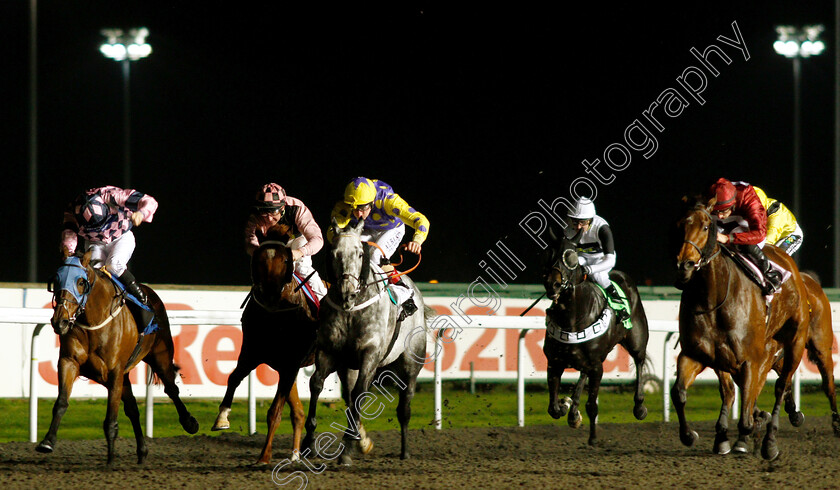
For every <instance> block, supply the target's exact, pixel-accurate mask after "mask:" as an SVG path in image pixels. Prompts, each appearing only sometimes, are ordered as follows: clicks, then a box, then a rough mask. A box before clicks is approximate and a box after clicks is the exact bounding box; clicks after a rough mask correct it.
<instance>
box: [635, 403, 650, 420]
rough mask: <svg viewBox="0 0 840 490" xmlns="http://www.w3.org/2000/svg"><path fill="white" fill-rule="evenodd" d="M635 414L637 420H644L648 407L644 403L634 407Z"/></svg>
mask: <svg viewBox="0 0 840 490" xmlns="http://www.w3.org/2000/svg"><path fill="white" fill-rule="evenodd" d="M633 416H635V417H636V420H644V419H645V417H647V407H646V406H644V405H639V406H637V407H633Z"/></svg>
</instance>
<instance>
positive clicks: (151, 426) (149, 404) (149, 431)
mask: <svg viewBox="0 0 840 490" xmlns="http://www.w3.org/2000/svg"><path fill="white" fill-rule="evenodd" d="M143 368H144V369H145V370H146V437H149V438H151V437H154V433H155V394H154V391H153V389H152V388H153V385H154V379H155V375H154V373H153V372H152V368H150V367H149V365H148V364H144V365H143Z"/></svg>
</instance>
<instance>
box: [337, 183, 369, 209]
mask: <svg viewBox="0 0 840 490" xmlns="http://www.w3.org/2000/svg"><path fill="white" fill-rule="evenodd" d="M374 199H376V186H375V185H374V184H373V182H371V180H370V179H366V178H364V177H356V178H355V179H353V180H352V181H350V183H349V184H347V187H345V188H344V202H345V203H347V204H349V205H350V206H353V207H356V206H362V205H364V204H368V203H371V202H373V200H374Z"/></svg>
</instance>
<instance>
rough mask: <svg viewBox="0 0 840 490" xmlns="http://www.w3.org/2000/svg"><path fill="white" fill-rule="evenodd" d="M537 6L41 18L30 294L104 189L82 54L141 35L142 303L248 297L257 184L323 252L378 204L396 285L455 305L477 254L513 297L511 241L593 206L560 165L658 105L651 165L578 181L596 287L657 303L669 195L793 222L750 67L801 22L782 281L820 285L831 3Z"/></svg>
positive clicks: (19, 243)
mask: <svg viewBox="0 0 840 490" xmlns="http://www.w3.org/2000/svg"><path fill="white" fill-rule="evenodd" d="M291 3H292V2H272V4H283V5H286V4H291ZM294 3H299V2H294ZM447 3H451V2H447ZM555 3H556V4H557V6H554V7H547V6H540V7H530V8H529V7H524V6H522V5H520V4H516V6H515V7H513V5H514V4H511V3H508V4H503V5H506V6H509V7H511V8H495V7H490V6H488V4H485V5H482V6H478V7H471V8H467V7H452V6H449V5H444V3H443V2H439V3H438V2H435V3H432V4H426V3H415V2H409V3H406V2H391V3H390V5H388V6H386V7H380V6H375V7H374V6H371V5H369V4H367V3H361V2H359V5H358V6H346V3H345V6H344V7H341V9H340V10H336V9H335V7H332V6H328V5H327V4H323V5H319V6H310V7H306V8H301V7H299V6H295V7H286V6H276V5H275V6H272V7H265V6H260V7H250V8H248V7H245V6H243V5H244V4H234V3H231V2H224V3H221V2H219V3H218V5H220V6H213V5H212V4H213V2H148V1H143V2H138V1H126V2H113V1H111V2H104V1H85V2H67V1H57V0H41V1H39V2H38V17H39V22H38V43H39V44H38V54H39V60H38V108H39V111H38V169H39V171H38V247H39V248H38V250H39V254H38V280H39V281H45V280H46V279H47V278H48V277H49V276H50V275H51V274H52V273H53V271H54V270H55V268H56V267H57V265H58V257H59V254H58V249H59V234H60V231H61V218H62V211H63V209H64V205H65V203H66V202H68V201H69V200H70V199H72V198H73V196H75V195H76V194H77V193H79V192H80V191H82V190H83V189H86V188H89V187H98V186H102V185H109V184H110V185H118V186H124V185H125V182H123V164H122V162H123V124H122V121H123V112H122V108H123V86H122V71H121V69H120V66H119V65H118V64H117V63H115V62H114V61H112V60H109V59H106V58H104V57H103V56H102V55H101V54H100V53H99V51H98V46H99V44H100V43H101V41H102V39H103V38H102V36H101V35H100V34H99V31H100V29H102V28H105V27H121V28H130V27H139V26H145V27H147V28H148V29H149V31H150V35H149V37H148V42H149V43H150V44H151V45H152V47H153V53H152V55H151V56H150V57H149V58H147V59H144V60H141V61H138V62H136V63H133V64H132V66H131V79H130V85H131V94H130V103H131V113H130V115H131V160H132V163H131V167H132V175H131V180H130V187H132V188H136V189H138V190H140V191H142V192H146V193H148V194H150V195H152V196H154V197H155V198H156V199H157V200H158V201H159V203H160V207H159V209H158V212H157V214H156V215H155V219H154V222H153V223H151V224H143V225H142V226H141V227H140V228H138V229H137V230H135V235H136V237H137V244H138V245H137V250H136V251H135V254H134V257H133V259H132V261H131V264H130V266H131V268H132V270H133V271H134V274H135V275H136V276H137V278H138V279H139V280H141V281H143V282H148V283H152V284H164V283H166V284H199V285H208V284H218V285H245V284H248V281H249V275H248V259H247V255H246V254H245V252H244V248H243V243H242V240H243V239H242V228H243V226H244V223H245V219H246V216H247V212H248V208H249V205H250V204H251V202H252V199H253V196H254V193H255V191H256V189H257V188H258V187H259V186H260V185H261V184H263V183H267V182H271V181H273V182H277V183H279V184H281V185H282V186H284V187H285V188H286V190H287V192H288V193H289V195H292V196H295V197H298V198H300V199H302V200H303V201H304V202H305V203H306V204H307V205H308V206H309V207H310V209H311V210H312V211H313V213H314V214H315V216H316V218H317V220H318V222H319V223H320V224H321V225H322V228H324V229H326V226H327V223H328V217H329V212H330V210H331V208H332V205H333V203H334V202H335V201H336V200H337V199H339V198H340V197H341V194H342V191H343V188H344V185H345V184H346V182H347V181H349V180H350V179H351V178H353V177H355V176H357V175H364V176H367V177H372V178H379V179H381V180H384V181H385V182H387V183H389V184H391V185H392V186H393V187H394V188H395V189H396V191H397V192H398V193H399V194H400V195H401V196H402V197H403V198H405V199H406V200H407V201H408V202H409V203H410V204H411V205H412V206H414V207H415V208H416V209H418V210H419V211H421V212H423V213H424V214H425V215H426V216H427V217H428V218H429V220H430V222H431V229H430V233H429V238H428V240H427V241H426V243H425V244H424V247H423V259H422V263H421V265H420V267H419V268H418V269H417V270H416V271H415V272H414V273H412V277H414V278H415V279H416V280H418V281H428V280H431V279H437V280H439V281H441V282H470V281H472V280H474V279H475V278H476V277H477V276H478V275H479V274H481V273H482V269H481V267H480V266H479V262H480V261H482V260H485V259H486V258H487V256H486V252H487V251H488V250H490V249H493V248H495V247H496V243H497V242H498V241H501V242H502V243H504V244H505V246H506V247H508V248H509V249H510V250H511V251H512V252H513V253H514V254H515V255H516V256H517V257H518V258H519V259H520V260H521V261H522V262H523V263H524V264H525V265H526V270H525V271H521V272H520V274H519V275H518V277H517V279H516V281H513V282H516V283H526V284H527V283H534V282H537V280H538V277H539V268H540V267H539V248H538V246H537V245H536V243H535V242H534V241H532V240H531V239H530V238H528V236H527V235H526V233H525V232H524V231H523V230H522V229H521V228H520V225H519V223H520V221H522V220H523V219H524V218H525V217H526V216H527V215H528V214H529V213H530V212H532V211H538V210H539V209H540V208H539V206H538V201H539V200H540V199H542V200H543V201H545V202H548V203H550V202H552V201H554V200H555V199H556V198H558V197H566V198H568V197H569V196H570V184H571V183H572V182H573V181H575V179H578V178H580V177H588V178H590V179H591V180H592V181H593V182H596V183H597V180H595V178H594V176H593V175H589V174H586V172H585V168H584V166H583V165H582V164H581V162H582V161H583V160H584V159H586V160H588V161H590V162H591V161H594V160H595V159H600V160H602V162H603V160H604V156H603V153H604V150H605V149H606V148H608V147H610V145H611V144H613V143H622V144H625V145H626V142H625V140H624V133H625V129H626V128H627V127H628V126H629V125H631V124H632V123H633V122H634V121H635V120H639V121H641V122H642V123H643V124H645V121H644V117H643V111H645V110H647V109H648V108H649V107H650V105H651V104H652V103H653V102H654V101H656V99H657V98H658V97H659V96H660V94H662V93H663V92H664V91H666V90H667V89H674V90H676V91H677V92H679V93H681V94H682V95H683V96H684V97H685V99H686V101H687V102H688V104H687V105H685V106H684V107H683V109H682V111H681V113H680V114H679V115H678V116H676V117H667V116H664V115H662V114H661V113H660V118H659V120H660V122H661V124H662V126H663V127H662V130H661V131H657V130H654V129H653V127H652V126H651V125H650V123H649V122H648V123H647V126H646V128H647V129H648V130H649V131H652V134H653V135H654V136H655V138H656V140H657V144H658V148H657V149H656V151H655V152H653V153H652V154H650V155H649V158H645V156H644V155H643V153H644V151H637V150H631V151H630V152H629V155H630V156H631V160H630V162H629V164H625V166H624V169H623V170H617V171H612V170H610V169H609V168H607V167H606V166H605V164H604V163H602V164H601V165H600V166H599V167H597V168H598V170H599V171H601V172H602V175H604V176H609V175H614V179H613V180H612V182H611V183H610V184H603V183H597V185H596V187H597V192H598V194H597V199H596V206H597V209H598V213H599V214H600V215H601V216H603V217H604V218H605V219H606V220H607V221H609V222H610V225H611V227H612V229H613V232H614V236H615V241H616V246H617V249H618V253H617V266H616V267H617V268H618V269H622V270H625V271H627V272H628V273H630V275H631V276H632V277H633V278H634V279H635V280H636V281H637V282H639V283H648V284H653V285H670V284H672V282H673V279H674V265H675V260H674V258H675V256H676V249H674V248H673V246H672V244H671V243H670V242H669V240H668V237H669V233H670V230H671V229H672V227H673V226H674V224H673V222H674V218H675V212H676V210H678V209H679V204H680V202H679V200H680V197H681V196H682V195H684V194H689V193H694V192H698V191H701V190H704V189H706V188H707V187H708V185H709V184H710V183H711V182H713V181H714V180H716V179H717V178H718V177H721V176H724V177H727V178H730V179H732V180H744V181H747V182H750V183H753V184H755V185H758V186H759V187H762V188H763V189H765V190H766V191H767V193H768V195H770V196H771V197H774V198H777V199H780V200H782V201H783V202H785V203H787V204H792V199H793V189H792V188H791V180H792V163H791V162H792V155H793V75H792V68H791V66H792V63H791V61H790V60H788V59H786V58H784V57H782V56H779V55H777V54H776V53H775V52H774V51H773V48H772V43H773V41H775V39H776V33H775V30H774V26H775V25H777V24H812V23H824V24H825V25H826V32H825V33H824V34H823V39H824V41H825V43H826V45H827V46H828V49H827V50H826V52H825V53H823V55H821V56H819V57H816V58H811V59H806V60H803V63H802V121H803V122H802V181H803V189H802V196H803V198H802V201H803V203H802V204H803V205H802V209H801V210H796V212H797V217H798V218H799V221H800V223H801V225H802V227H803V229H804V230H805V242H804V244H803V247H802V248H801V250H800V252H799V255H800V261H801V266H802V268H808V269H814V270H816V271H817V272H818V273H819V274H820V275H821V276H822V277H823V280H824V281H826V282H828V283H830V282H831V281H832V247H833V246H834V245H833V244H832V230H831V225H832V205H833V204H832V203H833V194H832V193H833V186H832V182H833V173H832V172H833V171H832V168H833V131H834V121H833V104H834V91H833V87H832V80H833V76H834V75H833V63H834V60H835V57H834V53H833V52H832V48H833V45H834V44H833V38H834V33H833V18H834V13H833V9H832V6H831V3H832V2H812V3H819V4H820V5H821V6H814V7H811V6H808V7H803V6H798V5H794V2H785V4H786V5H788V6H787V7H785V8H781V7H778V8H777V7H771V8H768V7H766V6H762V7H759V6H755V7H750V8H747V7H737V8H736V7H732V6H726V5H725V4H721V5H719V6H715V4H713V3H706V2H704V3H699V4H698V3H690V4H687V6H688V9H685V10H668V11H664V10H663V9H662V8H661V5H662V4H656V3H654V4H653V5H654V6H651V7H648V6H644V7H641V6H638V5H637V4H638V3H639V2H621V3H617V4H616V6H615V7H608V6H606V5H604V4H603V3H602V2H591V3H590V4H587V5H584V4H582V3H576V4H575V7H574V9H567V8H562V7H561V5H565V3H564V4H560V3H559V2H555ZM753 3H755V5H759V3H758V2H753ZM763 3H764V2H762V3H761V4H762V5H763ZM117 4H119V5H117ZM234 5H236V6H235V7H234ZM657 7H659V8H657ZM28 8H29V2H27V1H23V0H18V1H16V2H11V1H3V2H0V26H2V27H3V29H2V30H0V50H2V51H0V53H2V63H3V64H4V69H3V70H2V71H0V86H1V87H2V89H3V95H4V97H3V99H2V100H3V102H2V111H0V114H2V118H3V124H2V126H0V127H3V128H4V130H3V132H2V134H0V149H2V160H3V169H4V172H3V179H2V184H0V186H2V190H3V196H4V197H5V202H4V205H3V206H2V208H0V220H1V221H0V222H2V229H3V230H4V232H5V233H4V239H3V240H2V249H0V250H1V251H2V256H3V257H4V259H3V264H2V265H0V281H2V282H19V281H26V280H27V260H28V257H27V253H26V251H27V243H26V239H27V229H28V228H27V227H28V219H29V215H28V211H27V207H28V200H29V199H28V195H29V191H28V189H29V183H28V180H27V176H28V168H29V157H28V135H29V133H28V125H29V91H28V77H29V67H28V48H27V46H28V28H29V13H28ZM733 22H736V23H737V26H738V28H739V31H740V33H741V35H742V36H743V39H744V42H745V44H746V47H747V49H748V51H749V56H750V58H749V60H745V59H744V55H743V54H742V53H741V51H739V50H738V49H736V48H734V47H732V46H727V45H726V44H724V43H722V42H720V41H719V40H718V36H726V37H727V38H730V39H735V33H734V31H733V26H732V24H733ZM712 43H714V44H716V45H717V46H719V47H720V48H721V49H722V50H723V52H725V53H726V54H727V55H728V56H729V57H730V58H731V60H732V62H731V64H729V65H727V64H725V63H723V62H722V61H720V59H719V58H716V57H714V56H712V57H711V58H710V60H711V61H712V63H713V64H714V65H715V66H716V67H717V69H718V70H719V75H718V76H717V77H714V76H711V75H709V74H708V72H705V73H706V75H707V82H708V85H707V87H706V89H705V91H704V92H703V93H702V94H701V95H700V96H701V97H702V98H703V99H704V104H702V105H701V104H700V103H699V102H697V101H696V100H695V99H694V98H692V97H691V96H690V95H689V94H688V92H686V90H685V89H684V88H682V87H681V86H680V84H679V83H678V81H677V78H678V77H680V75H681V74H682V73H683V71H684V70H685V69H686V68H688V67H691V66H695V67H698V68H699V67H700V63H699V62H698V60H697V59H696V58H695V57H694V56H692V54H691V53H690V51H689V50H690V49H691V48H692V47H694V48H697V49H698V50H700V51H701V52H702V51H703V50H705V49H706V47H707V46H709V45H710V44H712ZM659 110H660V111H661V110H662V109H661V108H660V109H659ZM640 134H641V133H636V136H637V137H639V138H640ZM610 155H612V156H613V158H616V159H617V157H618V156H619V153H616V152H613V153H611V154H610ZM579 189H583V188H579ZM408 236H410V233H408ZM324 256H325V250H324V251H322V252H321V253H319V254H318V256H316V262H315V263H316V266H318V267H319V268H321V270H323V268H322V264H323V259H324Z"/></svg>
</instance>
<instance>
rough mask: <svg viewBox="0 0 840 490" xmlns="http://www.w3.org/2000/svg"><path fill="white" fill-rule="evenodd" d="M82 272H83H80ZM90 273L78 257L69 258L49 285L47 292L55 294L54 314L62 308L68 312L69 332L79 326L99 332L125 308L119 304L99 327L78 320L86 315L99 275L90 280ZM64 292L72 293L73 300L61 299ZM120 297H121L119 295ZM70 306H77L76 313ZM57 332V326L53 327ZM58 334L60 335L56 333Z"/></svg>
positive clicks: (121, 302) (123, 303)
mask: <svg viewBox="0 0 840 490" xmlns="http://www.w3.org/2000/svg"><path fill="white" fill-rule="evenodd" d="M76 269H79V270H81V272H80V271H79V270H76ZM88 277H89V276H88V272H87V269H86V268H85V267H84V266H82V265H81V262H80V261H79V259H78V257H69V258H68V259H67V260H66V261H65V263H64V264H62V265H61V266H60V267H59V268H58V271H57V272H56V278H55V280H53V281H51V282H50V283H49V284H48V285H47V291H49V292H51V293H53V301H52V302H53V311H54V314H57V313H58V312H59V310H60V309H61V308H64V310H65V311H67V321H68V323H69V325H70V327H69V328H68V332H69V331H70V329H72V328H73V327H74V326H78V327H79V328H82V329H84V330H98V329H100V328H102V327H104V326H105V325H108V324H109V323H111V321H112V320H113V319H114V318H116V317H117V315H118V314H119V313H120V311H121V310H122V308H123V306H124V305H125V302H124V301H120V302H119V308H117V309H116V310H115V311H112V312H111V313H110V314H109V315H108V317H107V318H106V319H105V320H103V321H102V322H100V323H99V324H97V325H93V326H91V325H85V324H83V323H81V322H79V321H77V320H78V318H80V317H81V316H82V315H84V314H85V312H86V308H87V300H88V297H89V296H90V292H91V290H92V289H93V287H94V286H95V285H96V281H97V274H96V271H94V274H93V279H92V280H89V279H88ZM80 282H81V287H82V292H81V293H79V292H78V290H77V286H76V285H77V284H79V283H80ZM62 291H67V292H68V293H70V295H71V296H72V298H66V297H61V296H60V294H61V292H62ZM117 296H119V295H117ZM115 297H116V296H115ZM68 304H75V305H77V308H76V311H74V312H72V313H71V311H70V308H68V307H67V305H68ZM53 329H54V330H55V326H53ZM56 333H58V332H57V331H56Z"/></svg>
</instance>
